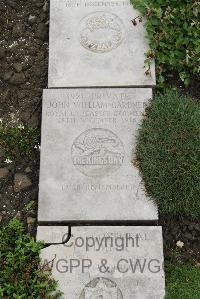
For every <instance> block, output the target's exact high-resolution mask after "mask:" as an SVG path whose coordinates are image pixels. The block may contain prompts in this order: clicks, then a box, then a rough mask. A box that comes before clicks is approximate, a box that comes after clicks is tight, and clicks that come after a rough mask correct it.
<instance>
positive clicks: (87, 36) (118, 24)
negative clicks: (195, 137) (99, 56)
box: [80, 12, 125, 53]
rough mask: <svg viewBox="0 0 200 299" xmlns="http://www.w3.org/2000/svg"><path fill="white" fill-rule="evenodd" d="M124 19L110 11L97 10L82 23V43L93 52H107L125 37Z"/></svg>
mask: <svg viewBox="0 0 200 299" xmlns="http://www.w3.org/2000/svg"><path fill="white" fill-rule="evenodd" d="M124 32H125V30H124V25H123V22H122V20H121V19H120V18H119V17H118V16H116V15H114V14H111V13H108V12H95V13H92V14H89V15H88V16H86V17H84V18H83V19H82V21H81V23H80V43H81V45H82V46H83V47H84V48H85V49H87V50H89V51H92V52H96V53H106V52H110V51H112V50H113V49H115V48H117V47H118V46H119V45H120V44H121V43H122V41H123V38H124Z"/></svg>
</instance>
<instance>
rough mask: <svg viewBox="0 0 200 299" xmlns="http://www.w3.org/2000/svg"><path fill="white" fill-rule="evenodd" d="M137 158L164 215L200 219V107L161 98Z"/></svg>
mask: <svg viewBox="0 0 200 299" xmlns="http://www.w3.org/2000/svg"><path fill="white" fill-rule="evenodd" d="M136 158H137V163H138V165H139V168H140V170H141V172H142V175H143V179H144V182H145V186H146V190H147V193H148V195H149V196H150V197H151V198H152V199H153V200H154V201H155V202H156V204H157V205H158V207H159V209H160V211H161V212H164V213H171V214H174V215H178V214H185V215H190V216H194V217H197V216H199V215H200V103H199V102H195V101H193V100H192V99H189V98H187V97H185V96H180V95H179V94H178V92H176V91H173V90H167V91H166V92H165V94H164V95H162V94H157V95H155V98H154V99H153V100H152V103H151V105H150V106H149V107H148V108H147V111H146V116H145V118H144V120H143V123H142V125H141V128H140V130H139V137H138V143H137V147H136Z"/></svg>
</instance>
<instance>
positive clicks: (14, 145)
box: [0, 121, 39, 159]
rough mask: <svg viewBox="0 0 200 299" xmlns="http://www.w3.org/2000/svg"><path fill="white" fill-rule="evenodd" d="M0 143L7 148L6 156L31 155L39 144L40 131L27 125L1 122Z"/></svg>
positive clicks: (9, 157)
mask: <svg viewBox="0 0 200 299" xmlns="http://www.w3.org/2000/svg"><path fill="white" fill-rule="evenodd" d="M0 145H1V146H2V147H3V148H5V151H6V158H8V159H13V158H14V157H16V156H19V155H20V156H21V157H24V156H31V155H32V154H33V153H34V152H35V151H36V150H37V149H38V146H39V132H38V130H37V129H36V128H32V127H30V126H27V125H24V126H23V125H18V126H14V127H10V126H6V125H5V124H4V123H3V122H2V121H1V122H0Z"/></svg>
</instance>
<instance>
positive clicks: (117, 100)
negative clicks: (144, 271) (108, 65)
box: [38, 88, 158, 222]
mask: <svg viewBox="0 0 200 299" xmlns="http://www.w3.org/2000/svg"><path fill="white" fill-rule="evenodd" d="M151 97H152V91H151V89H135V88H128V89H126V88H123V89H121V88H111V89H109V88H106V89H101V88H100V89H61V90H58V89H49V90H45V91H44V99H43V115H42V143H41V169H40V192H39V215H38V220H39V221H40V222H59V221H62V222H72V221H133V220H135V221H137V220H141V221H144V220H147V221H149V220H157V218H158V215H157V208H156V206H155V205H154V203H153V202H152V201H151V200H149V199H148V198H147V196H146V195H145V190H144V186H143V183H142V179H141V177H140V175H139V171H138V169H137V168H136V167H135V166H134V165H133V158H134V154H133V153H134V150H135V143H136V136H137V129H138V127H139V124H140V121H141V119H142V117H143V114H144V112H145V108H146V106H147V105H148V103H149V101H150V99H151Z"/></svg>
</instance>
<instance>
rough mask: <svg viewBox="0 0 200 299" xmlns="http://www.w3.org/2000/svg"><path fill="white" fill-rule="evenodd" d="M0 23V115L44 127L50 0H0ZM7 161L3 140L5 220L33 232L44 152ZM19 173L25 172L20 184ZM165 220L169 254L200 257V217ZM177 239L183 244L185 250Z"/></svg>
mask: <svg viewBox="0 0 200 299" xmlns="http://www.w3.org/2000/svg"><path fill="white" fill-rule="evenodd" d="M0 23H1V27H0V36H1V40H0V119H3V121H4V122H5V123H6V124H7V125H8V126H10V125H19V124H23V123H25V124H29V125H31V126H33V127H38V128H39V129H40V122H41V106H42V104H41V103H42V90H43V89H44V88H46V87H47V70H48V23H49V3H48V1H45V0H6V1H5V0H0ZM168 81H169V83H173V84H176V85H177V86H178V87H179V89H181V91H182V92H183V93H189V94H191V95H192V96H193V97H196V98H197V97H199V95H200V83H199V80H197V79H195V80H194V81H193V82H192V84H191V86H190V87H188V88H187V89H185V87H184V86H182V84H181V83H180V82H179V81H178V80H177V79H176V75H172V76H171V77H169V80H168ZM4 160H5V159H4V148H3V147H2V146H1V143H0V169H2V168H4V170H3V171H2V174H1V173H0V222H1V225H2V224H4V223H5V222H8V221H9V220H10V219H12V218H13V217H14V216H16V215H17V217H19V218H22V219H23V220H24V222H25V223H26V225H27V224H28V225H27V227H28V229H29V231H31V230H32V228H33V226H34V224H35V223H36V217H37V199H38V177H39V151H38V152H37V153H36V154H34V155H33V156H32V157H26V158H24V157H21V158H20V157H19V155H17V158H16V159H15V160H14V161H13V162H12V163H10V164H7V163H5V162H4ZM5 169H6V170H5ZM16 174H17V177H19V176H22V177H23V184H22V185H20V186H18V187H19V188H18V187H16ZM1 175H2V178H1ZM30 202H31V205H30ZM28 204H29V206H28V207H27V205H28ZM160 225H163V232H164V249H165V256H166V257H170V258H176V259H179V260H181V261H183V262H184V261H188V260H189V261H192V262H195V261H199V260H200V253H199V251H200V220H193V219H190V218H188V217H183V216H180V217H171V216H169V215H160ZM177 241H181V242H183V243H184V246H183V247H182V249H181V248H178V247H177V245H176V243H177Z"/></svg>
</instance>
